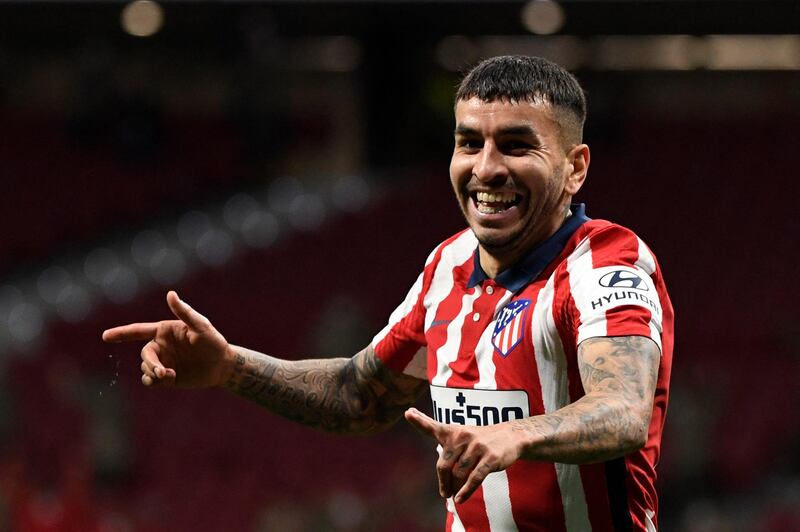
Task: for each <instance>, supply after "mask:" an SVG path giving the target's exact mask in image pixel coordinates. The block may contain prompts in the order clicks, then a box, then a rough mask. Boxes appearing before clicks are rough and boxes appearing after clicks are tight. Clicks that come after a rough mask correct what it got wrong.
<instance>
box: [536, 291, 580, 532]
mask: <svg viewBox="0 0 800 532" xmlns="http://www.w3.org/2000/svg"><path fill="white" fill-rule="evenodd" d="M554 284H555V279H554V276H552V275H551V276H550V279H548V280H547V284H546V285H545V286H544V288H542V290H541V291H539V294H538V296H537V299H536V302H535V304H534V307H533V318H532V319H531V325H532V333H533V349H534V354H535V356H536V367H537V370H538V372H539V383H540V384H541V388H542V402H543V404H544V411H545V414H550V413H552V412H555V411H556V410H558V409H560V408H563V407H565V406H567V405H568V404H569V403H570V399H569V381H568V376H567V358H566V355H565V354H564V346H563V345H562V344H561V337H560V336H559V335H558V330H557V329H556V325H555V322H554V320H553V295H554ZM555 469H556V478H557V480H558V487H559V489H560V491H561V503H562V505H563V507H564V519H565V523H566V527H567V531H568V532H576V531H580V532H583V531H585V530H591V529H592V527H591V524H590V523H589V510H588V508H587V506H586V496H585V494H584V491H583V482H582V481H581V475H580V469H579V467H578V466H577V465H574V464H559V463H557V464H555Z"/></svg>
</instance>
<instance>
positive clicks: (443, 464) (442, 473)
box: [436, 448, 458, 499]
mask: <svg viewBox="0 0 800 532" xmlns="http://www.w3.org/2000/svg"><path fill="white" fill-rule="evenodd" d="M457 459H458V456H457V452H456V451H455V450H454V449H444V448H442V449H441V451H439V459H438V460H437V461H436V478H437V479H439V495H441V496H442V497H444V498H445V499H447V498H449V497H452V496H453V494H454V493H455V489H454V488H453V484H454V482H453V465H454V464H455V462H456V460H457Z"/></svg>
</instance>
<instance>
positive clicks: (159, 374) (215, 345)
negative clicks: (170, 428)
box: [103, 291, 233, 388]
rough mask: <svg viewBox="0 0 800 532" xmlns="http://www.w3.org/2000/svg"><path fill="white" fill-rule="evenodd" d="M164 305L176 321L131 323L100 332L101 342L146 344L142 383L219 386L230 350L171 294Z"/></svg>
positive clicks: (201, 318) (211, 328)
mask: <svg viewBox="0 0 800 532" xmlns="http://www.w3.org/2000/svg"><path fill="white" fill-rule="evenodd" d="M167 305H168V306H169V308H170V310H171V311H172V313H173V314H174V315H175V317H176V318H178V319H177V320H167V321H159V322H151V323H132V324H129V325H122V326H120V327H114V328H112V329H108V330H106V331H104V332H103V341H105V342H109V343H120V342H130V341H146V342H147V343H146V344H145V345H144V347H143V348H142V351H141V358H142V365H141V369H142V383H143V384H144V385H145V386H151V385H154V384H159V385H167V386H175V385H177V386H181V387H187V388H202V387H207V386H216V385H220V384H222V381H223V379H224V377H225V375H224V372H225V368H226V363H227V362H228V361H229V360H231V359H232V357H233V354H232V348H231V346H230V345H229V344H228V342H227V341H226V340H225V338H224V337H223V336H222V334H220V333H219V331H217V330H216V329H215V328H214V326H213V325H212V324H211V322H210V321H208V318H206V317H205V316H203V315H202V314H200V313H199V312H197V311H196V310H194V309H193V308H192V307H190V306H189V305H188V304H186V302H184V301H182V300H181V299H180V298H179V297H178V294H177V293H175V292H174V291H170V292H169V293H167Z"/></svg>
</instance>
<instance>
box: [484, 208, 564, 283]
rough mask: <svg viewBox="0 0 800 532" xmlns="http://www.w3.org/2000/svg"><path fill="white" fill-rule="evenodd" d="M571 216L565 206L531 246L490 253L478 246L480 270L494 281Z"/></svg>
mask: <svg viewBox="0 0 800 532" xmlns="http://www.w3.org/2000/svg"><path fill="white" fill-rule="evenodd" d="M570 216H572V210H571V209H570V206H569V204H567V207H566V212H565V213H564V215H563V217H558V218H556V219H554V220H553V222H552V223H550V224H549V225H548V226H547V227H546V228H544V230H543V231H542V235H541V236H539V237H537V238H534V239H533V244H531V245H527V246H515V247H514V248H512V249H509V250H502V251H490V250H487V249H486V248H484V247H483V246H482V245H478V258H479V259H480V262H481V268H483V271H484V272H485V273H486V275H487V276H488V277H489V278H490V279H494V278H495V277H497V276H498V275H500V274H501V273H502V272H504V271H505V270H507V269H509V268H510V267H511V266H513V265H514V264H516V263H517V262H518V261H519V260H520V259H522V257H524V256H525V255H527V254H528V253H529V252H530V251H531V250H532V249H533V248H535V247H536V246H538V245H539V244H541V243H542V242H544V241H545V240H547V239H548V238H550V237H551V236H553V234H554V233H555V232H556V231H558V229H559V228H560V227H561V225H562V224H563V223H564V222H565V221H566V220H567V218H569V217H570Z"/></svg>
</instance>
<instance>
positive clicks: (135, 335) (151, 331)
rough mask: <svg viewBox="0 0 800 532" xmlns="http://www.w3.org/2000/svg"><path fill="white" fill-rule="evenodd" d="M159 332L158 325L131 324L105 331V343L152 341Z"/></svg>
mask: <svg viewBox="0 0 800 532" xmlns="http://www.w3.org/2000/svg"><path fill="white" fill-rule="evenodd" d="M157 331H158V323H131V324H130V325H121V326H119V327H112V328H111V329H106V330H105V331H103V341H104V342H109V343H119V342H130V341H135V340H152V339H153V338H154V337H155V335H156V332H157Z"/></svg>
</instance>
